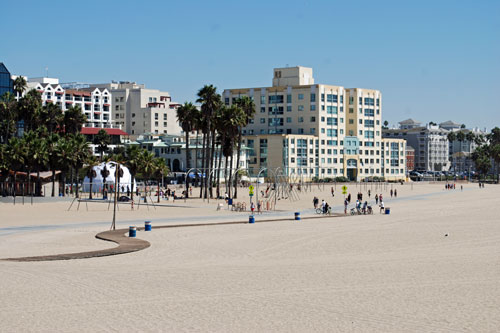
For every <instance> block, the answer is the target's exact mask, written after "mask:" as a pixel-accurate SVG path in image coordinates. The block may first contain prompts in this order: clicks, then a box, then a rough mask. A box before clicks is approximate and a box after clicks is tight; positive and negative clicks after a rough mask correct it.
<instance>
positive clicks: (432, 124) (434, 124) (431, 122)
mask: <svg viewBox="0 0 500 333" xmlns="http://www.w3.org/2000/svg"><path fill="white" fill-rule="evenodd" d="M429 125H430V126H437V124H436V123H435V122H433V121H429Z"/></svg>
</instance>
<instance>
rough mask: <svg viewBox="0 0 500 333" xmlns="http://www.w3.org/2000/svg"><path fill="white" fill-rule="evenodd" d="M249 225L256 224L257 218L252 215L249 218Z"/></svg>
mask: <svg viewBox="0 0 500 333" xmlns="http://www.w3.org/2000/svg"><path fill="white" fill-rule="evenodd" d="M248 223H255V216H253V215H250V216H249V217H248Z"/></svg>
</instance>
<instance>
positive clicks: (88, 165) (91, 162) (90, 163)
mask: <svg viewBox="0 0 500 333" xmlns="http://www.w3.org/2000/svg"><path fill="white" fill-rule="evenodd" d="M98 165H99V161H98V160H97V157H95V156H94V155H92V154H89V156H88V157H87V160H86V161H85V167H84V169H85V174H86V175H87V177H88V178H89V199H92V185H93V180H94V178H95V177H97V172H96V171H95V169H94V168H95V167H96V166H98Z"/></svg>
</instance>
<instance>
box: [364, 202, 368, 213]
mask: <svg viewBox="0 0 500 333" xmlns="http://www.w3.org/2000/svg"><path fill="white" fill-rule="evenodd" d="M366 207H368V201H365V203H364V204H363V214H366Z"/></svg>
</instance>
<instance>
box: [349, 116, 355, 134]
mask: <svg viewBox="0 0 500 333" xmlns="http://www.w3.org/2000/svg"><path fill="white" fill-rule="evenodd" d="M349 124H354V119H349ZM349 132H350V131H349ZM349 135H351V134H349Z"/></svg>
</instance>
